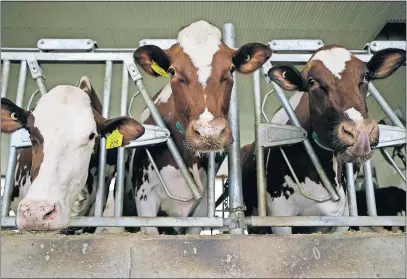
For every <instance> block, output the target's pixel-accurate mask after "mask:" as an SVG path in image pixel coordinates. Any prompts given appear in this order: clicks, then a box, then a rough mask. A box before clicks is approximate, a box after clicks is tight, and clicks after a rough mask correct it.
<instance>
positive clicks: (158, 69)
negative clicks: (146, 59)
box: [151, 60, 168, 77]
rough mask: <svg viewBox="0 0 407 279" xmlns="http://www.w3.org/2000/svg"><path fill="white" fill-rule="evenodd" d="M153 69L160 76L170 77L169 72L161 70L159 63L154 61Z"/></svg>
mask: <svg viewBox="0 0 407 279" xmlns="http://www.w3.org/2000/svg"><path fill="white" fill-rule="evenodd" d="M151 69H153V71H154V72H156V73H157V74H159V75H160V76H163V77H168V74H167V72H166V71H165V70H164V69H163V68H161V67H160V66H159V65H158V64H157V63H155V61H154V60H153V65H151Z"/></svg>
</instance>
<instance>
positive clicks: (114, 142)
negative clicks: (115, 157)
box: [106, 129, 123, 149]
mask: <svg viewBox="0 0 407 279" xmlns="http://www.w3.org/2000/svg"><path fill="white" fill-rule="evenodd" d="M122 142H123V135H122V134H120V132H119V130H118V129H116V130H114V131H113V132H112V133H111V134H110V135H109V136H108V137H107V138H106V149H112V148H116V147H121V146H122Z"/></svg>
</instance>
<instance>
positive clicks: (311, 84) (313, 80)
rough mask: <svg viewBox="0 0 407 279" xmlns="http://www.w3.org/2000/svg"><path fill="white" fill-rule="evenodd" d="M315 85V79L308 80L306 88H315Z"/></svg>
mask: <svg viewBox="0 0 407 279" xmlns="http://www.w3.org/2000/svg"><path fill="white" fill-rule="evenodd" d="M315 84H316V81H315V79H313V78H309V79H308V86H309V87H313V86H315Z"/></svg>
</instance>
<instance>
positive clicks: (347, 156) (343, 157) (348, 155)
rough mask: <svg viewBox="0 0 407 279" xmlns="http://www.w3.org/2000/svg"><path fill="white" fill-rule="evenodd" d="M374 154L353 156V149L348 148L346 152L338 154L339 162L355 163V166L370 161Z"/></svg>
mask: <svg viewBox="0 0 407 279" xmlns="http://www.w3.org/2000/svg"><path fill="white" fill-rule="evenodd" d="M372 155H373V152H372V151H370V152H368V153H365V154H363V155H362V156H361V155H359V154H358V155H356V154H353V153H352V151H351V148H350V147H348V148H346V149H345V151H342V152H340V153H338V155H337V158H338V161H340V162H342V163H353V164H358V165H360V164H362V163H364V162H366V161H367V160H369V159H370V158H372Z"/></svg>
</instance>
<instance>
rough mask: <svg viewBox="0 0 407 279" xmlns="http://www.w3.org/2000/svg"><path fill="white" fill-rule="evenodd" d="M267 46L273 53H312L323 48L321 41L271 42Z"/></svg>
mask: <svg viewBox="0 0 407 279" xmlns="http://www.w3.org/2000/svg"><path fill="white" fill-rule="evenodd" d="M268 46H269V47H270V48H271V49H272V50H273V52H275V51H309V52H314V51H316V50H317V49H319V48H321V47H323V46H324V42H322V41H321V40H273V41H270V42H269V43H268Z"/></svg>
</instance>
